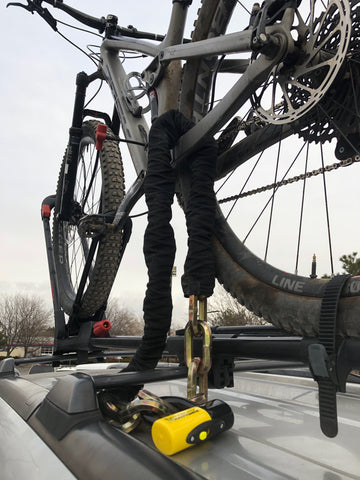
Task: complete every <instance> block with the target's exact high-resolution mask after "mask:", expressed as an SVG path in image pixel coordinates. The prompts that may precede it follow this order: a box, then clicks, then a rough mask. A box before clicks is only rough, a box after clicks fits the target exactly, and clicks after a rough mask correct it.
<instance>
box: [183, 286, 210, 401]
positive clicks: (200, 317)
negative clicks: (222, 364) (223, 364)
mask: <svg viewBox="0 0 360 480" xmlns="http://www.w3.org/2000/svg"><path fill="white" fill-rule="evenodd" d="M194 337H202V358H199V357H194V345H193V343H194ZM211 343H212V336H211V328H210V326H209V324H208V323H207V299H206V297H197V296H196V295H191V296H190V298H189V322H188V323H187V325H186V327H185V335H184V349H185V359H186V365H187V367H188V379H187V398H188V399H189V400H192V401H195V402H197V403H200V404H201V403H205V402H207V397H208V372H209V370H210V368H211ZM197 385H198V386H199V388H198V391H197Z"/></svg>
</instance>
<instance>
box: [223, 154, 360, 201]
mask: <svg viewBox="0 0 360 480" xmlns="http://www.w3.org/2000/svg"><path fill="white" fill-rule="evenodd" d="M356 162H360V156H359V155H354V156H353V157H349V158H346V159H344V160H341V161H339V162H336V163H333V164H332V165H327V166H326V167H321V168H318V169H316V170H312V171H311V172H306V173H302V174H301V175H296V176H295V177H292V178H287V179H285V180H281V181H280V182H276V183H271V184H270V185H266V186H263V187H259V188H255V189H254V190H249V191H247V192H243V193H239V194H238V195H233V196H231V197H226V198H222V199H221V200H218V203H219V204H220V203H226V202H231V201H234V200H238V199H239V198H243V197H249V196H250V195H255V194H257V193H262V192H266V191H268V190H274V189H275V190H277V189H278V188H279V187H283V186H284V185H288V184H290V183H295V182H299V181H300V180H305V178H311V177H315V176H316V175H320V174H321V173H324V172H331V171H332V170H337V169H338V168H340V167H348V166H349V165H353V164H354V163H356Z"/></svg>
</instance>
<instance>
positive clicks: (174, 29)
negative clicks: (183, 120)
mask: <svg viewBox="0 0 360 480" xmlns="http://www.w3.org/2000/svg"><path fill="white" fill-rule="evenodd" d="M190 4H191V1H189V0H178V1H176V0H175V1H173V8H172V12H171V18H170V23H169V28H168V32H167V35H166V37H165V40H164V42H163V44H162V46H163V47H168V46H170V45H176V44H179V43H182V41H183V37H184V28H185V22H186V16H187V11H188V7H189V5H190ZM180 81H181V62H180V60H174V61H172V62H170V64H169V65H168V66H167V68H166V71H165V74H164V78H163V79H162V81H161V83H160V85H159V86H158V87H157V94H158V109H159V115H161V114H162V113H165V112H167V111H168V110H172V109H177V108H178V93H179V89H180Z"/></svg>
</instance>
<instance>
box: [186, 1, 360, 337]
mask: <svg viewBox="0 0 360 480" xmlns="http://www.w3.org/2000/svg"><path fill="white" fill-rule="evenodd" d="M237 3H238V2H236V1H235V0H203V1H202V7H201V10H200V12H199V16H198V21H197V22H196V23H195V30H194V32H193V41H196V40H200V39H203V38H207V37H213V36H218V35H221V34H223V33H224V32H225V30H226V28H227V26H228V23H229V21H230V17H231V15H232V14H233V12H234V9H235V6H236V5H237ZM306 3H308V8H309V16H308V17H307V18H305V17H304V15H302V16H301V15H300V13H299V17H298V19H299V25H301V27H303V25H304V23H306V21H307V22H308V24H309V25H308V27H309V28H308V30H307V33H306V35H307V37H306V41H307V42H308V43H310V42H313V43H312V48H314V49H315V48H317V49H318V51H319V50H321V52H320V53H319V55H320V54H323V52H322V50H324V51H325V52H324V55H325V56H326V55H328V50H331V48H335V49H336V48H337V46H336V45H337V42H338V43H339V42H340V41H339V38H341V36H343V38H344V42H345V41H346V42H348V43H347V47H346V48H347V49H346V52H343V53H344V55H343V56H342V57H341V58H342V65H341V68H340V69H338V70H337V71H335V70H334V72H335V73H334V74H333V76H332V78H331V81H330V80H328V83H329V85H327V86H326V91H325V88H323V87H322V88H323V91H322V92H321V98H320V99H319V101H318V102H317V103H316V102H314V104H313V105H312V106H311V108H309V111H306V113H305V114H304V115H303V116H302V117H301V118H298V119H296V120H294V118H290V120H288V121H282V120H283V118H284V115H287V114H288V111H289V110H291V109H292V108H293V110H295V109H296V107H297V106H298V105H297V103H296V102H302V101H304V103H305V102H306V101H307V99H308V95H307V94H304V91H301V92H300V91H297V90H296V88H295V87H293V84H292V85H290V84H291V82H290V81H289V85H290V86H288V87H286V88H284V85H282V87H283V89H282V90H281V92H280V94H282V95H283V99H282V100H281V95H280V105H279V106H278V105H275V102H274V101H273V103H272V104H271V105H270V106H267V107H264V105H261V101H262V100H266V99H267V98H269V96H266V95H264V91H265V90H266V88H267V86H270V88H271V89H272V90H271V91H272V92H273V91H274V90H275V88H276V81H277V80H276V79H275V75H273V77H272V78H271V79H270V80H268V83H267V85H266V84H265V85H263V86H262V89H259V90H258V91H256V92H254V93H253V94H252V96H251V98H249V102H248V104H247V105H246V106H245V109H247V110H246V114H245V115H246V116H243V117H242V118H239V117H236V118H234V119H233V120H232V121H231V122H229V123H228V124H227V125H225V126H224V129H223V131H221V132H218V134H217V135H216V136H217V138H218V143H219V176H218V177H219V179H220V178H221V179H223V178H224V177H225V176H226V175H227V174H229V173H230V174H231V175H232V174H233V173H234V172H235V173H238V172H240V171H241V168H240V167H247V168H248V171H247V172H246V174H241V173H240V176H242V178H243V180H244V179H248V178H250V177H248V174H249V171H250V170H251V169H252V168H253V164H254V165H255V164H256V162H257V161H258V158H259V156H261V155H262V154H263V152H265V153H267V152H270V156H271V155H272V156H275V158H276V156H277V152H278V151H279V149H280V145H282V143H283V142H284V141H285V140H286V139H287V141H288V142H289V141H290V142H293V141H294V139H297V138H298V137H299V139H300V142H301V144H302V146H301V148H305V151H306V150H307V149H308V148H309V147H310V148H314V147H315V148H317V149H318V154H317V157H319V156H321V157H324V155H325V154H324V152H325V149H326V155H328V154H330V153H329V152H331V155H332V156H333V155H334V152H335V154H336V157H337V158H335V159H334V162H335V163H334V164H330V167H324V166H323V167H321V168H320V169H319V168H318V169H317V170H318V173H325V171H326V169H330V170H336V169H337V168H338V167H339V166H343V165H346V163H348V164H349V163H352V164H355V163H356V162H358V161H359V147H360V144H359V108H360V107H359V105H360V93H359V88H358V85H359V82H358V79H359V73H360V72H359V67H358V65H359V54H358V50H359V45H358V33H359V28H360V27H359V24H360V22H359V18H360V8H359V7H358V6H357V4H358V1H351V2H339V1H337V0H334V1H332V0H330V1H327V2H321V5H322V6H323V10H324V11H325V13H322V14H315V5H316V3H317V2H316V0H315V1H313V0H311V2H310V4H309V2H305V1H304V0H303V2H302V4H303V6H304V5H305V4H306ZM319 3H320V2H319ZM344 3H345V4H347V7H346V5H345V7H346V8H349V5H350V7H351V19H352V31H351V38H350V41H349V40H348V39H346V37H347V36H349V32H346V31H345V32H343V31H341V32H340V33H339V34H337V35H335V36H331V34H329V33H328V32H331V30H332V28H333V27H332V24H336V25H337V24H338V23H339V20H338V18H339V15H340V14H339V9H340V8H342V6H343V4H344ZM280 4H281V2H280ZM206 17H207V18H206ZM309 18H310V20H309ZM204 19H206V21H205V20H204ZM300 19H301V21H303V23H301V21H300ZM334 28H337V27H334ZM340 30H341V28H340ZM299 31H300V27H299ZM298 33H299V32H298ZM328 35H330V37H329V39H327V36H328ZM319 46H320V47H321V48H320V47H319ZM338 49H340V47H339V48H338ZM225 62H226V59H225V61H224V59H220V60H219V59H217V58H206V59H203V60H201V61H199V60H191V61H189V62H187V65H186V66H185V68H184V75H183V84H182V97H181V101H180V109H181V111H182V112H183V113H184V114H185V115H187V116H189V117H192V118H193V120H194V121H195V122H196V121H199V120H200V119H201V118H202V117H203V116H204V115H206V113H207V112H208V111H209V108H212V105H211V103H212V101H211V100H210V94H211V96H212V95H213V90H212V89H213V87H214V72H215V76H216V74H217V72H220V71H221V70H222V69H224V66H225ZM229 65H231V64H230V62H229ZM318 73H319V72H318ZM306 75H307V74H303V76H304V77H305V76H306ZM322 75H327V71H326V73H325V74H324V73H323V72H321V71H320V80H321V79H322ZM313 77H314V76H312V75H311V74H309V75H308V76H307V80H306V81H307V82H310V83H309V84H308V85H307V87H309V88H308V91H310V90H311V89H310V87H312V86H314V84H315V80H314V78H313ZM218 82H219V80H218ZM319 84H320V85H322V84H321V81H320V83H319ZM330 84H331V87H330ZM291 89H293V90H291ZM299 90H301V89H299ZM285 92H286V94H285ZM289 92H290V94H289ZM286 95H289V96H290V95H293V98H294V101H293V103H291V102H290V103H288V104H287V100H286V98H285V100H284V97H286ZM300 97H301V98H300ZM215 98H216V97H215ZM220 98H221V97H220ZM270 98H271V95H270ZM304 98H305V100H304ZM270 103H271V101H270ZM315 103H316V104H315ZM264 112H265V114H264ZM266 112H270V113H266ZM274 112H275V117H276V115H277V113H278V115H279V116H278V117H277V118H274V116H273V114H274ZM279 119H280V121H279ZM325 143H326V145H325V146H324V144H325ZM304 145H305V147H304ZM289 148H290V147H289V146H287V147H286V148H283V150H285V151H287V152H289ZM288 156H289V154H288ZM339 160H340V161H339ZM251 162H253V164H251ZM341 162H343V163H342V164H341ZM288 163H289V160H288ZM250 164H251V165H250ZM357 165H359V164H357ZM264 168H265V169H266V167H264ZM319 170H322V171H320V172H319ZM301 175H303V176H305V177H306V178H308V177H307V175H308V173H304V171H303V170H302V171H301V174H300V172H299V173H298V174H297V175H296V177H300V179H301V180H302V178H301ZM314 175H315V174H314ZM310 176H312V175H310ZM235 177H236V176H235V174H234V175H232V179H235V180H234V181H233V183H234V185H235V187H234V188H236V189H237V190H236V191H235V192H233V193H232V194H229V193H228V192H227V197H228V198H229V197H230V198H231V197H233V199H234V200H235V201H238V200H239V199H241V198H243V197H245V196H247V193H245V192H243V191H241V187H240V188H239V178H238V177H236V178H235ZM278 178H279V177H278ZM280 178H281V177H280ZM287 178H288V177H286V176H285V177H284V178H281V181H277V180H275V182H274V179H272V181H271V182H270V185H269V186H268V187H267V189H265V191H268V190H271V191H274V190H277V183H280V184H283V185H286V179H287ZM186 182H187V180H186V178H182V179H181V183H182V194H183V196H184V198H185V201H186V195H187V186H186ZM242 183H244V181H243V182H242ZM288 183H291V179H289V180H288ZM274 184H275V185H274ZM280 186H281V185H280ZM248 189H249V187H248ZM249 190H251V189H249ZM253 190H259V191H260V192H261V191H262V190H261V188H258V189H253ZM239 192H240V194H239ZM234 193H235V194H234ZM220 195H221V194H220V193H217V196H218V201H219V197H220ZM219 203H220V202H219ZM267 203H268V204H269V201H268V202H267ZM271 203H272V202H271V201H270V205H271ZM251 208H252V205H251V203H248V204H247V206H246V207H245V208H244V209H243V210H242V217H241V220H242V219H244V218H246V216H247V215H249V214H250V213H251ZM232 209H233V207H230V208H229V209H228V211H226V209H224V208H220V206H219V205H218V209H217V213H216V229H215V238H214V252H215V256H216V264H217V277H218V280H219V281H220V282H221V283H222V284H223V286H224V287H225V288H226V289H227V290H228V291H229V292H230V293H231V294H232V295H233V296H234V297H235V298H237V300H239V302H240V303H242V304H243V305H245V306H246V307H247V308H248V309H249V310H251V311H252V312H254V313H255V314H256V315H259V316H261V317H264V318H265V319H266V320H268V321H269V322H271V323H273V324H274V325H276V326H277V327H280V328H284V329H285V330H287V331H289V332H292V333H296V334H299V335H305V336H316V335H317V334H318V323H319V318H320V309H321V301H322V298H323V296H324V291H325V289H326V286H327V283H328V280H322V279H314V278H308V277H305V276H300V275H298V274H289V273H288V272H287V271H283V270H281V269H279V268H275V267H273V266H272V265H270V263H268V261H267V260H262V259H260V258H259V256H258V255H254V254H253V253H252V252H251V251H250V250H249V249H248V248H247V247H246V246H245V245H244V242H243V241H241V240H240V239H239V236H240V235H241V236H242V238H243V237H244V236H245V234H244V232H241V233H239V230H237V228H239V225H238V223H239V221H235V222H233V224H231V226H230V224H229V221H228V215H229V211H230V213H231V212H232ZM287 215H288V216H287V218H286V219H285V222H289V216H291V212H290V215H289V211H288V212H287ZM232 216H233V214H232ZM229 218H230V217H229ZM240 223H242V222H240ZM285 229H286V226H284V230H285ZM279 241H280V242H281V241H282V242H283V243H284V240H282V239H281V238H280V240H279ZM341 253H344V252H341ZM309 267H310V262H309ZM309 270H310V268H309ZM359 313H360V278H359V277H352V278H350V279H349V280H348V281H347V282H346V284H345V286H344V288H343V289H342V292H341V298H340V301H339V308H338V319H337V320H338V322H337V326H338V331H339V333H340V334H341V335H344V336H353V337H360V322H359V321H358V318H359Z"/></svg>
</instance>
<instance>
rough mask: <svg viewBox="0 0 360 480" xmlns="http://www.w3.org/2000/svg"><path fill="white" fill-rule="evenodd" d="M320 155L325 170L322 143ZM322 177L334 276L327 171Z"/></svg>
mask: <svg viewBox="0 0 360 480" xmlns="http://www.w3.org/2000/svg"><path fill="white" fill-rule="evenodd" d="M320 153H321V165H322V168H323V169H324V152H323V146H322V144H321V143H320ZM322 177H323V188H324V200H325V211H326V224H327V231H328V242H329V254H330V265H331V275H334V259H333V253H332V242H331V231H330V216H329V204H328V195H327V188H326V178H325V170H324V171H323V174H322Z"/></svg>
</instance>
